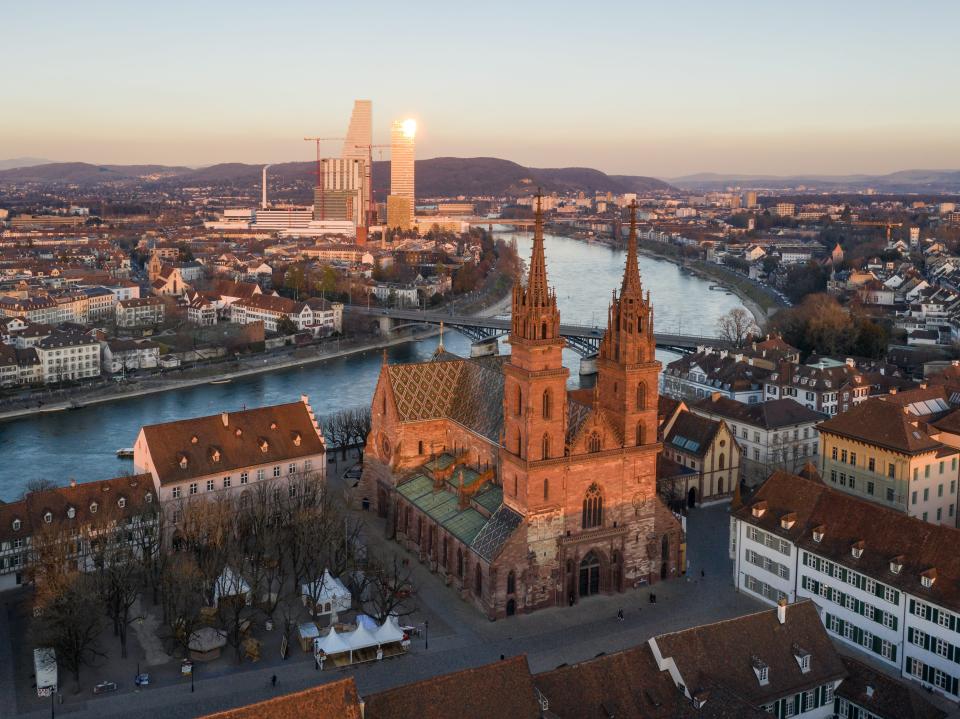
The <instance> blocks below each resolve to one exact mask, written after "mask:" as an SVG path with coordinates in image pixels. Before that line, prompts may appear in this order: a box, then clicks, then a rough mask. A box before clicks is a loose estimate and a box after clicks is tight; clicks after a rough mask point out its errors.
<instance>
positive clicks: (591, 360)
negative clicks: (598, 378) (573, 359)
mask: <svg viewBox="0 0 960 719" xmlns="http://www.w3.org/2000/svg"><path fill="white" fill-rule="evenodd" d="M596 373H597V355H596V354H592V355H587V356H585V357H581V358H580V376H581V377H582V376H585V375H591V374H596Z"/></svg>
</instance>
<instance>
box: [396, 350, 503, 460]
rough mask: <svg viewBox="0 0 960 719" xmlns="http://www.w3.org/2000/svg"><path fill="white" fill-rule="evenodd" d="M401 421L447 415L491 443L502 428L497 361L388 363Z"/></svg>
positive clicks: (437, 360) (499, 367)
mask: <svg viewBox="0 0 960 719" xmlns="http://www.w3.org/2000/svg"><path fill="white" fill-rule="evenodd" d="M386 372H387V376H388V377H389V379H390V385H391V387H392V388H393V396H394V400H395V402H396V405H397V413H398V414H399V418H400V421H401V422H419V421H424V420H430V419H450V420H453V421H454V422H457V423H458V424H461V425H463V426H464V427H466V428H467V429H470V430H473V431H474V432H477V433H478V434H480V435H482V436H484V437H486V438H487V439H489V440H491V441H493V442H499V441H500V430H501V428H502V427H503V371H502V363H501V362H496V363H494V362H478V361H475V360H467V359H449V360H448V359H440V358H438V359H436V360H433V361H428V362H414V363H410V364H397V365H388V366H387V369H386Z"/></svg>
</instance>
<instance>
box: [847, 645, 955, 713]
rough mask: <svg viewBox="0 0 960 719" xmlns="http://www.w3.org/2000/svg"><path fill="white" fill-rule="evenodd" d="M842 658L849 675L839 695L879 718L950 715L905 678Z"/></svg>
mask: <svg viewBox="0 0 960 719" xmlns="http://www.w3.org/2000/svg"><path fill="white" fill-rule="evenodd" d="M842 661H843V664H844V666H845V667H846V668H847V678H846V679H844V680H843V683H842V684H841V685H840V686H839V688H838V689H837V696H840V697H844V698H845V699H848V700H849V701H851V702H855V703H856V704H858V705H859V706H861V707H863V708H864V709H866V710H868V711H869V712H870V713H871V714H873V715H875V716H878V717H880V719H942V718H943V717H946V716H947V714H946V712H943V711H940V710H939V709H937V708H936V707H935V706H933V705H932V704H931V703H930V702H928V701H927V700H926V699H925V698H924V697H923V696H921V695H920V694H919V693H917V692H916V691H914V690H913V689H911V688H910V687H909V686H907V685H906V684H905V683H904V682H900V681H897V680H896V679H892V678H890V677H889V676H887V675H886V674H884V673H883V672H879V671H877V670H875V669H873V668H872V667H869V666H867V665H866V664H864V663H862V662H858V661H857V660H856V659H851V658H850V657H842ZM868 688H869V693H868Z"/></svg>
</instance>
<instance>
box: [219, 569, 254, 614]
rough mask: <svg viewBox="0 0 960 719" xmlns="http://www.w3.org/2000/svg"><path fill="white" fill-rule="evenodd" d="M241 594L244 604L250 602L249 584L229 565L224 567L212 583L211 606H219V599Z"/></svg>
mask: <svg viewBox="0 0 960 719" xmlns="http://www.w3.org/2000/svg"><path fill="white" fill-rule="evenodd" d="M239 596H242V597H243V600H244V602H245V603H246V604H250V601H251V599H252V595H251V592H250V585H249V584H247V582H246V580H245V579H244V578H243V577H241V576H240V575H239V574H237V573H235V572H234V571H233V570H232V569H231V568H230V567H224V568H223V572H222V573H221V574H220V576H219V577H217V581H216V582H214V584H213V606H215V607H216V606H219V604H220V600H221V599H226V598H229V597H239Z"/></svg>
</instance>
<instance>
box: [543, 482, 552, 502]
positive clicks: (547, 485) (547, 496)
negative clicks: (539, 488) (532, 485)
mask: <svg viewBox="0 0 960 719" xmlns="http://www.w3.org/2000/svg"><path fill="white" fill-rule="evenodd" d="M543 498H544V499H550V480H549V479H545V480H543Z"/></svg>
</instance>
